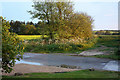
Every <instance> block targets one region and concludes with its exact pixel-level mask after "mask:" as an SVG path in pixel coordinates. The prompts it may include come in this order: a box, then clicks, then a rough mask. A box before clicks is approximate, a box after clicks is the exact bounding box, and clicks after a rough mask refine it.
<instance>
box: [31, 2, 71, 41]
mask: <svg viewBox="0 0 120 80" xmlns="http://www.w3.org/2000/svg"><path fill="white" fill-rule="evenodd" d="M32 7H33V8H34V10H33V11H29V13H30V14H31V15H32V18H38V19H39V20H42V22H43V23H44V25H43V26H44V29H43V32H46V33H47V35H48V36H49V38H50V39H54V35H55V34H57V32H58V30H60V28H59V26H60V25H61V24H60V23H62V20H63V19H66V20H68V19H69V17H70V15H71V14H72V13H73V9H72V3H71V2H54V1H51V2H49V1H45V2H34V5H32Z"/></svg>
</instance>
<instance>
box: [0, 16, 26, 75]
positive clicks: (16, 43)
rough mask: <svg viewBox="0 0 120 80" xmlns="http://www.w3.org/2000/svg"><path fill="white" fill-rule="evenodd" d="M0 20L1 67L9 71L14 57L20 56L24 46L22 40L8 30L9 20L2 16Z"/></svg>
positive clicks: (13, 63)
mask: <svg viewBox="0 0 120 80" xmlns="http://www.w3.org/2000/svg"><path fill="white" fill-rule="evenodd" d="M0 20H1V21H2V68H3V71H5V72H6V73H10V72H11V71H12V67H13V66H14V65H15V59H17V60H20V59H21V58H22V55H23V49H24V47H23V44H22V40H20V39H19V38H17V37H16V36H17V35H16V34H15V33H10V32H9V29H10V24H9V22H8V21H6V20H4V19H3V18H2V17H0ZM16 56H17V58H16Z"/></svg>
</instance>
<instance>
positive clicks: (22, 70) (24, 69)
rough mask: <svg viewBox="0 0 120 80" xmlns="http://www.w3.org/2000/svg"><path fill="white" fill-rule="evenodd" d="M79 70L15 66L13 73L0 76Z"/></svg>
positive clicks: (27, 65)
mask: <svg viewBox="0 0 120 80" xmlns="http://www.w3.org/2000/svg"><path fill="white" fill-rule="evenodd" d="M76 70H79V69H67V68H60V67H54V66H40V65H30V64H16V65H15V66H14V67H13V71H12V72H11V73H2V75H14V74H15V73H23V74H24V73H36V72H38V73H39V72H49V73H54V72H69V71H76Z"/></svg>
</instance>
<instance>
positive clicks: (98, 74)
mask: <svg viewBox="0 0 120 80" xmlns="http://www.w3.org/2000/svg"><path fill="white" fill-rule="evenodd" d="M119 74H120V72H114V71H98V70H95V71H89V70H80V71H72V72H66V73H28V74H25V75H23V76H3V78H118V77H119V76H118V75H119ZM119 78H120V77H119Z"/></svg>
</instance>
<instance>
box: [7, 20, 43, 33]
mask: <svg viewBox="0 0 120 80" xmlns="http://www.w3.org/2000/svg"><path fill="white" fill-rule="evenodd" d="M10 25H11V28H10V29H9V31H10V32H14V33H17V34H19V35H40V34H41V33H40V28H42V22H38V23H33V22H26V23H25V22H22V21H13V20H11V21H10Z"/></svg>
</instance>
